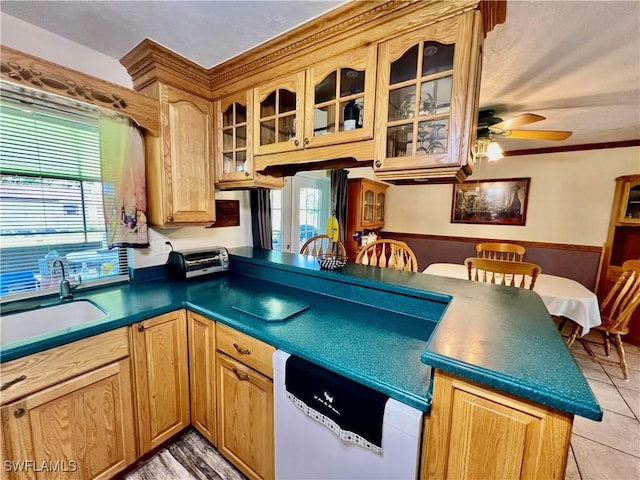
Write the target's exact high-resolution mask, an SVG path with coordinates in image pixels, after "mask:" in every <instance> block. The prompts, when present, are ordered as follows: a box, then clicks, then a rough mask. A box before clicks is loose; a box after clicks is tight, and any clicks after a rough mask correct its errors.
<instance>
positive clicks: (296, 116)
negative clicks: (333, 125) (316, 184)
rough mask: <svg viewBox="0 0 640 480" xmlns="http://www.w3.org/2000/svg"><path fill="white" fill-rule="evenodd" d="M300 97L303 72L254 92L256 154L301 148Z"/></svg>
mask: <svg viewBox="0 0 640 480" xmlns="http://www.w3.org/2000/svg"><path fill="white" fill-rule="evenodd" d="M303 95H304V72H300V73H296V74H294V75H288V76H286V77H280V78H278V79H276V80H274V81H271V82H268V83H265V84H263V85H260V86H258V87H256V88H255V89H254V100H253V104H254V109H255V122H254V126H255V130H254V152H255V154H256V155H260V154H267V153H280V152H289V151H293V150H298V149H300V148H303V141H302V138H303V128H304V127H303V125H302V124H303V121H304V115H303V111H304V110H303Z"/></svg>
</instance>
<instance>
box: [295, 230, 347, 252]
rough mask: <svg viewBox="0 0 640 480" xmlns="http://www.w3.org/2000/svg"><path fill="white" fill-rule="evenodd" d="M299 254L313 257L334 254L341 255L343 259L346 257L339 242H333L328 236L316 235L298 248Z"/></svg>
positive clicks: (344, 250)
mask: <svg viewBox="0 0 640 480" xmlns="http://www.w3.org/2000/svg"><path fill="white" fill-rule="evenodd" d="M300 253H301V254H302V255H311V256H313V257H317V256H318V255H323V254H325V253H335V254H338V255H342V256H343V257H346V256H347V250H346V249H345V248H344V245H343V244H342V242H341V241H340V240H338V241H337V242H333V241H332V240H331V238H330V237H329V235H316V236H314V237H311V238H310V239H309V240H307V241H306V242H304V245H302V247H301V248H300Z"/></svg>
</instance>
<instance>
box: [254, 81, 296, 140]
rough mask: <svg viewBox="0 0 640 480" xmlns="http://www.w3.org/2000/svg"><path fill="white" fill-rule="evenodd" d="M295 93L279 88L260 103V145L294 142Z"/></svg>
mask: <svg viewBox="0 0 640 480" xmlns="http://www.w3.org/2000/svg"><path fill="white" fill-rule="evenodd" d="M295 136H296V92H292V91H290V90H287V89H284V88H279V89H277V90H275V91H273V92H271V93H270V94H269V95H267V97H266V98H265V99H264V100H263V101H261V102H260V145H269V144H272V143H280V142H287V141H290V140H295Z"/></svg>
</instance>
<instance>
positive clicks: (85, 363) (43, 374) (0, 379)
mask: <svg viewBox="0 0 640 480" xmlns="http://www.w3.org/2000/svg"><path fill="white" fill-rule="evenodd" d="M127 329H128V327H122V328H119V329H117V330H112V331H110V332H106V333H103V334H100V335H96V336H93V337H89V338H85V339H82V340H78V341H76V342H73V343H69V344H67V345H61V346H59V347H55V348H51V349H49V350H45V351H43V352H39V353H34V354H33V355H28V356H26V357H22V358H18V359H16V360H13V361H11V362H7V363H4V364H2V365H0V383H2V385H3V386H5V385H7V384H10V385H9V386H7V387H6V388H5V390H4V391H2V394H1V395H2V404H3V405H4V404H5V403H8V402H12V401H14V400H16V399H18V398H21V397H24V396H25V395H28V394H31V393H34V392H36V391H38V390H41V389H43V388H46V387H50V386H52V385H55V384H57V383H59V382H61V381H63V380H66V379H68V378H71V377H75V376H77V375H80V374H81V373H85V372H88V371H90V370H94V369H96V368H98V367H101V366H102V365H106V364H108V363H112V362H115V361H116V360H118V359H120V358H124V357H126V356H128V355H129V337H128V334H127ZM12 382H13V383H12Z"/></svg>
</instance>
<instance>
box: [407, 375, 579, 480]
mask: <svg viewBox="0 0 640 480" xmlns="http://www.w3.org/2000/svg"><path fill="white" fill-rule="evenodd" d="M434 382H435V383H434V391H433V403H432V407H431V413H430V415H429V417H428V419H427V420H425V432H426V441H425V442H424V444H423V451H422V468H421V476H420V478H421V480H426V479H430V480H432V479H456V480H462V479H477V478H522V479H541V478H545V479H555V478H557V479H561V478H564V472H565V468H566V462H567V454H568V449H569V442H570V439H571V425H572V422H573V415H570V414H566V413H563V412H559V411H557V410H554V409H552V408H547V407H543V406H541V405H537V404H532V403H528V402H524V401H522V400H518V399H516V398H513V397H510V396H507V395H505V394H502V393H499V392H496V391H492V390H489V389H487V388H486V387H481V386H479V385H476V384H473V383H470V382H467V381H465V380H462V379H460V378H458V377H455V376H452V375H449V374H447V373H444V372H441V371H439V370H438V371H436V373H435V380H434Z"/></svg>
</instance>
